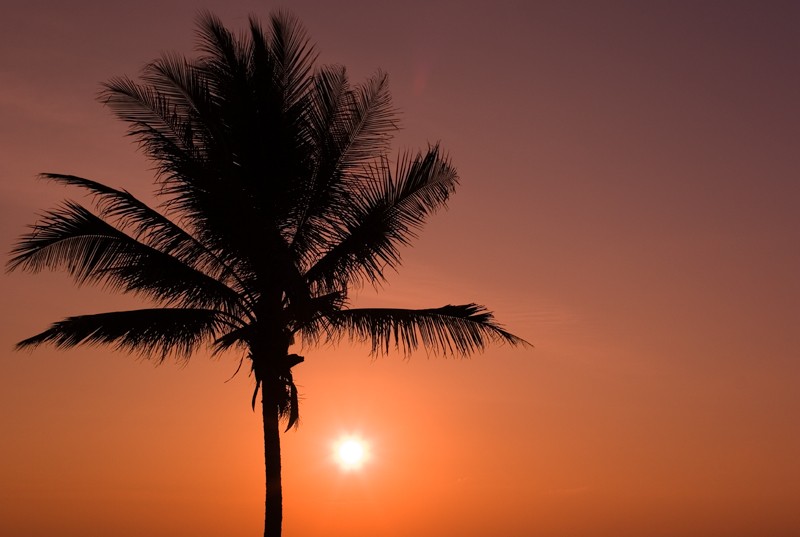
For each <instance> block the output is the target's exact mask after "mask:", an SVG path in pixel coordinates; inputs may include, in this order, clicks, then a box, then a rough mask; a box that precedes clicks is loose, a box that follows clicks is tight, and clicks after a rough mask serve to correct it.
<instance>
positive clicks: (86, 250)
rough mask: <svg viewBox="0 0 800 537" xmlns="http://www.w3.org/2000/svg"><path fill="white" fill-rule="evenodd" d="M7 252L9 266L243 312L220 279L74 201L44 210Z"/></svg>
mask: <svg viewBox="0 0 800 537" xmlns="http://www.w3.org/2000/svg"><path fill="white" fill-rule="evenodd" d="M11 254H12V257H11V259H10V260H9V262H8V270H15V269H23V270H27V271H30V272H33V273H37V272H40V271H41V270H44V269H58V268H65V269H66V270H67V272H68V273H69V274H71V275H72V276H73V277H74V278H75V280H76V281H77V283H78V284H84V283H104V284H105V285H107V286H108V287H110V288H112V289H119V290H122V291H125V292H134V293H143V294H145V295H147V296H150V297H152V298H155V299H156V300H159V301H161V302H162V303H165V304H181V305H193V306H201V307H215V308H223V309H225V310H227V311H233V312H240V313H242V312H244V311H246V310H247V306H246V305H245V304H242V303H241V302H240V297H239V295H238V294H237V293H236V292H235V291H233V290H232V289H230V288H229V287H228V286H226V285H225V284H224V283H222V282H220V281H219V280H217V279H215V278H213V277H211V276H209V275H207V274H205V273H203V272H202V271H200V270H197V269H195V268H193V267H191V266H190V265H187V264H186V263H183V262H182V261H180V260H179V259H176V258H175V257H173V256H171V255H169V254H166V253H164V252H161V251H159V250H157V249H154V248H152V247H150V246H148V245H146V244H143V243H141V242H139V241H137V240H136V239H134V238H132V237H130V236H128V235H126V234H125V233H124V232H122V231H120V230H118V229H116V228H115V227H114V226H112V225H110V224H109V223H107V222H106V221H104V220H103V219H102V218H99V217H98V216H96V215H95V214H93V213H92V212H91V211H89V210H88V209H86V208H85V207H82V206H81V205H78V204H76V203H71V202H67V203H65V204H64V206H63V207H62V208H61V209H59V210H54V211H50V212H48V213H45V215H44V218H43V219H42V220H41V222H40V223H38V224H37V225H35V226H33V229H32V231H31V233H29V234H27V235H23V236H22V237H21V238H20V240H19V242H18V243H17V244H16V246H15V247H14V249H13V250H12V251H11Z"/></svg>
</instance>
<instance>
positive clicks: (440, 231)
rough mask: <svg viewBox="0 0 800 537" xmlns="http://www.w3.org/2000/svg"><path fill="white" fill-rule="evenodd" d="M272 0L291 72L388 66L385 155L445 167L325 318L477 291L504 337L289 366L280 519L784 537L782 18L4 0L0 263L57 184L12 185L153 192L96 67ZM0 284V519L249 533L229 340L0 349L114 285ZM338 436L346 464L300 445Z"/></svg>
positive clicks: (793, 41) (259, 469) (791, 220)
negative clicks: (389, 141)
mask: <svg viewBox="0 0 800 537" xmlns="http://www.w3.org/2000/svg"><path fill="white" fill-rule="evenodd" d="M277 7H287V8H289V9H290V10H291V11H293V12H294V13H295V14H296V15H298V16H299V17H300V19H301V20H302V21H303V23H304V25H305V27H306V28H307V30H308V32H309V34H310V36H311V38H312V40H313V41H314V42H315V43H316V44H317V46H318V49H319V51H320V63H323V64H324V63H340V64H343V65H345V66H347V68H348V70H349V73H350V76H351V79H352V80H354V81H360V80H363V79H364V78H366V77H367V76H369V75H370V74H372V73H374V72H375V71H376V70H378V69H382V70H384V71H386V72H388V73H389V76H390V84H391V88H392V94H393V97H394V102H395V104H396V105H397V107H398V108H399V109H400V110H401V111H402V118H403V119H402V121H403V129H402V130H401V131H399V132H398V134H397V136H396V138H395V140H396V143H395V148H396V149H398V150H399V149H403V148H412V149H414V148H424V147H426V145H427V144H428V143H434V142H436V141H441V143H442V147H444V148H445V149H446V150H447V152H448V153H449V155H450V157H451V158H452V161H453V163H454V165H455V166H456V167H457V169H458V171H459V174H460V177H461V185H460V187H459V190H458V192H457V193H456V195H455V196H454V197H453V199H452V201H451V203H450V207H449V210H448V211H446V212H441V213H438V214H436V215H435V216H434V217H433V218H432V219H431V220H430V222H429V224H428V226H427V227H426V229H425V231H424V232H423V233H422V235H421V237H420V239H419V240H418V242H417V243H416V244H415V246H414V247H413V248H410V249H408V250H405V251H404V257H403V259H404V264H403V266H402V267H401V270H400V271H399V272H398V273H397V274H394V275H391V276H390V281H389V285H388V286H387V287H386V288H385V289H383V291H382V292H381V293H380V294H377V293H375V292H374V291H373V289H372V288H365V289H362V290H361V292H360V293H359V294H358V296H357V300H356V302H357V304H358V305H376V306H399V307H412V308H413V307H435V306H441V305H444V304H448V303H455V304H461V303H469V302H477V303H480V304H485V305H487V306H488V307H489V308H490V309H491V310H493V311H494V312H495V314H496V316H497V318H498V319H499V320H500V322H502V323H503V324H504V325H505V326H506V327H507V328H508V329H509V330H511V331H512V332H514V333H515V334H518V335H519V336H522V337H524V338H525V339H527V340H529V341H530V342H531V343H533V345H534V346H535V348H533V349H521V348H510V347H492V348H489V349H487V351H486V352H485V353H483V354H480V355H477V356H474V357H472V358H470V359H468V360H459V359H442V358H436V357H428V356H426V355H425V353H424V352H423V353H419V354H416V355H414V356H412V357H411V358H410V359H408V360H404V359H403V357H402V356H391V357H387V358H380V359H378V360H372V359H371V358H370V356H369V352H368V351H369V349H368V348H364V347H362V346H358V345H349V344H346V343H343V344H340V345H339V346H337V347H334V348H330V347H322V348H307V349H303V350H302V351H298V352H301V353H302V354H304V355H305V356H306V361H305V363H303V364H301V365H299V366H297V367H296V368H295V369H294V372H295V380H296V381H297V383H298V385H299V387H300V391H301V397H302V399H301V407H300V412H301V423H300V427H299V429H298V430H297V431H292V432H289V433H287V434H285V435H284V436H283V472H284V474H283V475H284V536H285V537H312V536H326V537H406V536H410V535H414V536H416V537H440V536H450V535H453V536H456V535H457V536H460V537H486V536H490V535H498V536H508V537H532V536H535V537H539V536H541V537H584V536H586V537H640V536H649V537H668V536H681V537H751V536H752V537H756V536H770V537H789V536H792V535H800V510H798V508H797V506H798V505H800V418H799V417H800V328H799V327H798V325H799V324H800V323H799V322H798V321H800V104H799V101H798V98H799V97H800V2H795V1H786V2H780V1H766V2H760V1H755V0H754V1H752V2H736V1H721V0H720V1H707V2H676V1H664V2H647V1H638V0H637V1H630V2H600V1H596V2H595V1H583V2H579V1H565V2H555V1H554V2H537V1H529V2H528V1H498V2H489V1H488V0H487V1H466V0H465V1H461V2H457V1H451V2H444V1H417V0H414V1H410V0H407V1H404V2H382V1H366V0H365V1H342V2H338V1H337V2H334V1H326V0H294V1H291V2H284V3H283V4H275V3H270V2H265V1H245V0H226V1H224V2H223V1H221V0H218V1H190V0H174V1H170V0H162V1H155V0H142V1H137V2H124V3H122V2H108V1H105V2H101V1H88V0H73V1H70V2H63V1H60V0H49V1H44V0H28V1H22V0H8V1H4V2H3V5H2V9H1V10H0V118H2V120H1V121H0V155H1V157H0V245H1V246H2V251H3V252H4V258H3V264H5V261H6V260H7V259H8V256H7V252H8V251H9V250H10V249H11V248H12V245H13V243H14V241H15V240H16V238H17V237H18V236H19V235H20V234H21V233H23V232H25V231H26V227H25V226H26V225H28V224H32V223H34V222H35V221H36V218H37V214H39V213H41V212H42V211H43V210H46V209H49V208H52V207H53V206H54V205H56V204H57V203H58V202H59V201H61V200H63V199H65V198H73V199H76V198H77V199H81V198H80V196H81V194H80V193H79V192H77V191H73V190H68V189H65V188H63V187H60V186H56V185H54V184H49V183H46V182H43V181H38V180H36V179H35V176H36V175H37V174H38V173H40V172H60V173H70V174H76V175H81V176H84V177H88V178H92V179H95V180H99V181H102V182H105V183H107V184H109V185H112V186H115V187H120V188H125V189H128V190H130V191H131V192H133V193H134V194H136V195H140V196H141V197H143V198H146V199H149V200H152V197H151V196H150V194H151V192H152V190H153V185H152V179H153V175H152V168H153V166H152V164H151V163H149V162H148V161H147V160H146V159H145V158H144V157H143V156H142V155H141V154H140V153H138V152H137V149H136V147H135V145H134V144H133V142H132V140H131V139H129V138H126V137H125V135H124V134H125V125H124V124H122V123H121V122H119V121H117V120H116V119H114V118H113V117H112V114H111V113H110V111H109V110H108V109H107V108H105V107H104V106H103V105H101V104H99V103H98V102H97V100H96V95H97V93H98V91H99V89H100V84H101V83H102V82H104V81H107V80H108V79H109V78H111V77H113V76H116V75H122V74H128V75H131V76H136V75H137V74H138V72H139V70H140V68H141V67H142V66H143V65H144V64H145V63H146V62H148V61H150V60H152V59H155V58H156V57H158V55H159V54H160V53H161V52H164V51H176V52H180V53H183V54H187V55H192V54H194V45H195V37H194V30H195V19H196V14H197V12H198V10H200V9H211V10H212V11H213V12H215V13H216V14H218V15H219V16H220V17H221V18H222V20H223V21H224V22H225V23H226V24H227V25H228V26H229V27H232V28H237V29H243V28H244V27H245V26H246V23H247V16H248V14H251V13H252V14H256V15H258V16H260V17H261V18H262V19H265V18H266V17H267V15H268V14H269V13H270V11H271V10H273V9H275V8H277ZM0 297H2V298H0V300H2V303H3V306H4V307H3V308H2V309H1V310H0V431H2V433H1V434H2V436H0V535H3V536H10V537H44V536H50V535H59V536H60V537H105V536H112V535H113V536H116V537H138V536H149V537H168V536H169V537H175V536H182V535H187V536H188V535H191V536H193V537H212V536H221V535H224V536H230V537H248V536H255V535H259V534H260V532H261V531H262V524H263V494H264V483H263V479H264V478H263V445H262V436H261V435H262V431H261V417H260V414H259V413H258V412H255V413H254V412H253V411H252V409H251V408H250V397H251V395H252V389H253V383H254V381H253V379H252V378H250V377H248V376H247V374H246V372H242V373H240V374H239V375H237V376H236V377H234V378H233V379H232V380H230V381H229V382H225V381H226V380H227V379H229V378H230V377H231V376H232V375H233V373H234V371H235V370H236V367H237V364H238V361H239V356H238V355H236V354H230V355H223V356H221V357H216V358H213V359H212V358H209V353H206V352H203V353H199V354H197V355H196V356H194V357H193V359H192V360H191V361H190V362H189V364H188V366H186V367H180V366H179V365H177V364H174V363H166V364H164V365H162V366H160V367H158V368H154V367H153V364H152V363H150V362H147V361H142V360H141V359H137V358H136V357H133V356H130V355H127V354H124V353H119V352H114V351H111V350H109V349H103V348H78V349H75V350H71V351H66V352H63V351H55V350H53V349H52V348H50V347H42V348H40V349H37V350H35V351H33V352H14V351H13V345H14V343H16V342H17V341H19V340H21V339H23V338H25V337H28V336H30V335H33V334H34V333H37V332H39V331H41V330H43V329H44V328H45V327H47V326H48V324H49V323H51V322H53V321H56V320H59V319H61V318H63V317H65V316H68V315H75V314H81V313H93V312H100V311H112V310H116V309H126V308H129V307H137V306H138V305H140V304H141V302H139V301H138V300H137V299H134V298H132V297H126V296H117V295H112V294H108V293H105V292H103V291H102V290H99V289H94V288H76V287H75V286H74V285H73V283H72V281H71V279H70V278H68V277H67V276H66V275H65V274H62V273H44V274H39V275H31V274H26V273H20V272H15V273H11V274H3V275H2V276H1V277H0ZM243 369H244V368H243ZM346 436H358V437H361V438H363V439H364V440H365V441H367V442H368V443H369V454H370V458H369V460H368V461H366V462H365V463H364V465H363V466H362V467H361V468H356V469H351V470H350V471H342V469H341V468H340V467H339V466H338V465H337V464H336V463H335V462H334V461H333V459H332V453H333V450H334V448H333V444H334V442H336V441H337V439H340V438H343V437H346Z"/></svg>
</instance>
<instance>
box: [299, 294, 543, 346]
mask: <svg viewBox="0 0 800 537" xmlns="http://www.w3.org/2000/svg"><path fill="white" fill-rule="evenodd" d="M316 323H319V326H314V324H316ZM308 330H309V333H310V334H311V335H312V336H316V335H317V334H318V333H319V331H320V330H321V331H324V332H325V333H326V334H327V337H328V340H329V341H338V340H340V339H342V338H345V337H349V338H353V339H356V340H359V341H361V342H365V343H369V344H370V345H371V347H372V353H373V354H375V355H377V354H386V353H388V352H389V351H390V350H391V348H395V349H396V350H399V351H401V352H404V353H405V354H406V355H408V354H411V353H412V352H414V351H415V350H417V349H418V348H419V347H423V348H424V349H425V350H427V351H431V352H434V353H439V354H444V355H461V356H467V355H470V354H473V353H474V352H476V351H480V350H482V349H484V348H485V347H486V346H488V345H489V344H490V343H508V344H511V345H528V343H527V342H526V341H525V340H523V339H521V338H519V337H517V336H515V335H513V334H512V333H510V332H508V331H507V330H506V329H504V328H503V327H502V326H501V325H499V324H497V323H496V322H495V320H494V317H493V315H492V313H491V312H489V311H488V310H487V309H486V308H485V307H483V306H480V305H477V304H465V305H460V306H453V305H448V306H444V307H441V308H431V309H419V310H410V309H391V308H363V309H350V310H341V311H336V312H333V313H331V314H329V315H326V316H324V317H321V318H319V319H317V320H316V321H315V322H314V323H310V324H309V327H308Z"/></svg>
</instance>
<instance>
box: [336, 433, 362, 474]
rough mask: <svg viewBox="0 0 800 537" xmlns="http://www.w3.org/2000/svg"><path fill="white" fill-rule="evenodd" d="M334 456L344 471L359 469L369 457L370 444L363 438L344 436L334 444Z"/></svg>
mask: <svg viewBox="0 0 800 537" xmlns="http://www.w3.org/2000/svg"><path fill="white" fill-rule="evenodd" d="M333 458H334V460H335V461H336V463H337V464H338V465H339V467H340V468H341V469H342V470H344V471H350V470H359V469H361V468H362V467H363V466H364V463H365V462H367V460H368V459H369V445H368V444H367V442H365V441H364V440H363V439H361V438H358V437H355V436H344V437H342V438H340V439H339V440H338V441H337V442H336V443H335V444H334V448H333Z"/></svg>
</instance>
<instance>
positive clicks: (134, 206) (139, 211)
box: [40, 173, 253, 303]
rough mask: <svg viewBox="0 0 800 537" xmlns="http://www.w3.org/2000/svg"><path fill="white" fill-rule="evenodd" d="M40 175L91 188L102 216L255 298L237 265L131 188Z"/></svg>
mask: <svg viewBox="0 0 800 537" xmlns="http://www.w3.org/2000/svg"><path fill="white" fill-rule="evenodd" d="M40 177H42V178H45V179H49V180H52V181H55V182H58V183H61V184H65V185H70V186H77V187H80V188H82V189H84V190H87V191H88V192H89V193H90V194H92V195H93V196H94V199H95V202H96V206H97V208H98V209H99V214H100V216H101V217H102V218H104V219H107V218H111V219H114V220H115V224H114V227H115V228H117V229H118V230H120V231H122V232H125V231H126V230H131V231H132V237H133V238H134V239H135V240H137V241H141V242H143V243H145V244H147V245H148V246H150V247H152V248H154V249H156V250H158V251H160V252H163V253H164V254H167V255H169V256H171V257H174V258H175V259H177V260H179V261H181V262H182V263H184V264H186V265H188V266H190V267H193V268H195V269H197V270H200V271H202V272H204V273H206V274H208V275H210V276H211V277H213V278H215V279H217V280H219V281H221V282H223V283H225V284H226V285H228V286H230V287H231V288H233V289H236V290H237V292H239V293H240V294H241V295H242V296H243V298H244V299H245V300H246V301H247V302H249V303H252V302H253V297H252V296H250V295H249V291H250V290H248V289H247V288H246V287H245V286H244V284H243V282H242V278H241V276H240V275H238V274H236V271H235V270H234V268H233V267H231V266H229V265H228V264H226V263H225V262H224V261H223V260H222V259H221V258H220V256H218V255H217V254H216V253H214V252H212V251H211V250H209V249H208V248H207V247H206V246H205V245H204V244H202V243H201V242H200V241H198V240H197V239H196V238H195V237H193V236H192V235H191V234H189V233H188V232H187V231H185V230H184V229H183V228H181V227H180V226H179V225H177V224H175V223H174V222H173V221H171V220H170V219H169V218H167V217H166V216H164V215H163V214H161V213H159V212H158V211H156V210H154V209H152V208H151V207H150V206H148V205H147V204H146V203H143V202H142V201H140V200H139V199H137V198H136V197H134V196H133V195H132V194H131V193H130V192H128V191H126V190H117V189H115V188H112V187H109V186H106V185H104V184H102V183H99V182H97V181H92V180H90V179H85V178H83V177H78V176H75V175H65V174H56V173H44V174H41V176H40Z"/></svg>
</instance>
